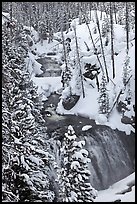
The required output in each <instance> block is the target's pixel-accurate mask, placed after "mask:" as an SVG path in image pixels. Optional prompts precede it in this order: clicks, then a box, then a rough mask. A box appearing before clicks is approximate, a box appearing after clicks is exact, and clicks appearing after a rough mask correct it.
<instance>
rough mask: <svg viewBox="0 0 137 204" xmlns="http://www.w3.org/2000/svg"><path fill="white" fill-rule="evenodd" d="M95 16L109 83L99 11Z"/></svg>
mask: <svg viewBox="0 0 137 204" xmlns="http://www.w3.org/2000/svg"><path fill="white" fill-rule="evenodd" d="M96 8H97V7H96ZM95 16H96V23H97V27H98V31H99V37H100V43H101V49H102V56H103V60H104V65H105V71H106V77H107V81H108V82H109V77H108V71H107V64H106V59H105V54H104V48H103V43H102V37H101V31H100V25H99V20H98V15H97V9H95Z"/></svg>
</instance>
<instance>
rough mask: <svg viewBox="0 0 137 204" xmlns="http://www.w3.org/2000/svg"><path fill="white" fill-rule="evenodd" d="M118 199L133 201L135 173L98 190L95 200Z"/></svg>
mask: <svg viewBox="0 0 137 204" xmlns="http://www.w3.org/2000/svg"><path fill="white" fill-rule="evenodd" d="M119 199H120V200H121V202H135V173H132V174H131V175H129V176H128V177H126V178H124V179H122V180H121V181H119V182H117V183H115V184H113V185H112V186H110V187H109V188H108V189H106V190H102V191H98V197H97V198H96V199H95V202H114V201H116V200H119ZM117 202H118V201H117Z"/></svg>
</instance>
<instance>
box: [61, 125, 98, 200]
mask: <svg viewBox="0 0 137 204" xmlns="http://www.w3.org/2000/svg"><path fill="white" fill-rule="evenodd" d="M84 145H85V141H77V136H76V134H75V131H74V129H73V127H72V126H71V125H69V126H68V132H67V133H65V138H64V142H63V148H62V154H63V166H62V172H61V177H60V178H61V181H62V194H61V196H62V201H63V202H94V199H95V198H96V196H97V191H96V190H95V189H94V188H93V187H92V186H91V184H90V182H89V176H90V171H89V170H88V163H89V162H90V159H89V158H88V151H87V150H85V149H84V148H83V146H84Z"/></svg>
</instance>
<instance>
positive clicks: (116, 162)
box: [39, 60, 135, 190]
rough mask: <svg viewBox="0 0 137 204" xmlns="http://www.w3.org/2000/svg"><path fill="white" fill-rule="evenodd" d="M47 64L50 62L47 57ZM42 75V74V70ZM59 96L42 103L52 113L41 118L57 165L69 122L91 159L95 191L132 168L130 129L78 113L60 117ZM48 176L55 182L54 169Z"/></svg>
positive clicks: (128, 172)
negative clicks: (127, 130)
mask: <svg viewBox="0 0 137 204" xmlns="http://www.w3.org/2000/svg"><path fill="white" fill-rule="evenodd" d="M49 64H50V65H51V61H50V60H49ZM50 65H49V66H50ZM42 76H45V74H44V73H43V75H42ZM42 76H41V77H42ZM39 77H40V76H39ZM59 97H60V96H59V95H58V94H52V95H51V96H50V97H49V99H48V100H47V101H46V102H45V104H44V109H45V111H48V112H49V113H51V114H50V115H49V114H47V112H45V115H44V118H45V124H46V126H47V133H48V134H49V137H50V141H51V145H50V152H51V153H52V154H53V155H54V156H55V158H56V162H57V164H58V166H60V162H61V156H60V147H61V144H62V140H63V138H64V133H65V132H66V131H67V127H68V125H72V126H73V127H74V130H75V132H76V135H77V136H78V140H83V139H84V140H85V141H86V145H85V149H87V150H88V152H89V157H90V159H91V163H90V164H89V169H90V172H91V176H90V181H91V184H92V186H93V187H94V188H96V189H97V190H103V189H106V188H108V187H109V186H110V185H112V184H113V183H115V182H117V181H119V180H121V179H123V178H124V177H126V176H128V175H129V174H131V173H132V172H134V171H135V169H134V160H135V134H134V133H133V132H131V134H130V135H126V134H125V133H124V132H121V131H118V130H112V129H111V128H110V127H107V126H104V125H96V123H95V121H94V120H90V119H88V118H84V117H81V116H75V115H63V116H60V115H58V114H57V113H56V106H57V104H58V102H59ZM84 125H92V128H91V129H89V130H87V131H84V132H83V131H82V127H83V126H84ZM51 175H52V176H51V177H52V179H53V181H55V177H56V176H55V172H54V169H51ZM54 188H56V190H57V188H58V187H57V184H55V182H54Z"/></svg>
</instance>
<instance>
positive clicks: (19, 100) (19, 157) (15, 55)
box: [2, 30, 55, 202]
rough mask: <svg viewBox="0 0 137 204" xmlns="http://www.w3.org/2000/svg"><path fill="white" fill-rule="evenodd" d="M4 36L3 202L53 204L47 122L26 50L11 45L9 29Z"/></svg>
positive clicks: (4, 32) (4, 31)
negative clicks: (47, 148)
mask: <svg viewBox="0 0 137 204" xmlns="http://www.w3.org/2000/svg"><path fill="white" fill-rule="evenodd" d="M2 37H3V38H2V40H3V47H2V48H3V50H2V51H3V56H4V58H3V62H2V65H3V78H2V82H3V83H2V86H3V104H2V107H3V108H4V109H3V115H2V119H3V121H2V127H3V129H2V133H3V135H2V138H3V144H2V150H3V155H2V161H3V162H2V176H3V180H2V199H3V201H8V202H12V201H14V202H15V201H16V202H33V201H42V202H52V201H53V200H54V197H55V195H54V192H53V191H52V190H50V180H49V178H48V171H49V166H48V165H49V164H50V161H51V164H50V165H52V160H53V158H51V157H50V156H49V153H48V152H47V150H46V132H45V131H41V130H42V129H44V126H45V123H44V121H43V120H42V118H40V113H39V109H38V103H39V101H38V96H37V95H36V93H35V91H36V90H35V88H34V87H33V84H32V82H31V81H30V78H29V77H28V73H27V71H26V66H25V61H24V58H25V56H26V55H24V53H25V52H26V51H25V50H24V49H23V48H22V47H20V46H17V45H15V44H14V43H13V42H12V43H11V42H10V40H9V33H8V32H7V30H3V36H2ZM24 51H25V52H24ZM36 112H37V114H36ZM36 115H37V118H36ZM38 117H39V119H38ZM40 127H43V128H41V129H40ZM42 137H44V140H43V139H42Z"/></svg>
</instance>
